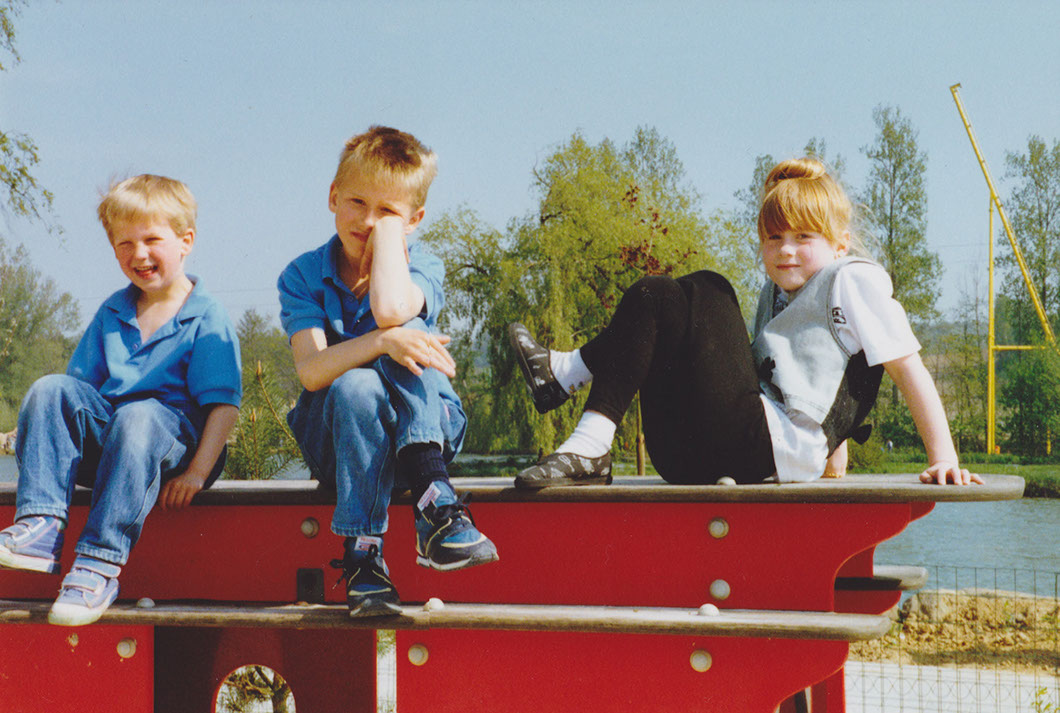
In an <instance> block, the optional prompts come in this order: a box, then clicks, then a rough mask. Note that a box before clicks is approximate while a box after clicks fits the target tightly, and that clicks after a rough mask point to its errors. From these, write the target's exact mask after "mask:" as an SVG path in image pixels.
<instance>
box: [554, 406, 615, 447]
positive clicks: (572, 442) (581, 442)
mask: <svg viewBox="0 0 1060 713" xmlns="http://www.w3.org/2000/svg"><path fill="white" fill-rule="evenodd" d="M615 427H616V426H615V422H614V421H612V420H611V419H609V418H608V417H607V416H604V415H603V414H599V413H596V412H595V411H586V412H585V413H583V414H582V417H581V420H580V421H578V425H577V426H575V427H574V433H572V434H570V437H569V438H567V440H565V441H564V442H563V443H562V444H561V445H560V447H559V448H557V449H556V452H557V453H574V454H575V455H579V456H585V457H587V458H599V457H600V456H602V455H603V454H605V453H607V452H608V451H609V450H611V441H613V440H615Z"/></svg>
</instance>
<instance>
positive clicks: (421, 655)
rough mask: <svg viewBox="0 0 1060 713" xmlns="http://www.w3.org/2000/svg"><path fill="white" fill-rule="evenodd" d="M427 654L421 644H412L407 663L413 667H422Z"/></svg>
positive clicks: (425, 648) (425, 661)
mask: <svg viewBox="0 0 1060 713" xmlns="http://www.w3.org/2000/svg"><path fill="white" fill-rule="evenodd" d="M428 656H429V653H428V651H427V647H426V646H424V645H423V644H413V645H412V646H410V647H409V661H410V662H411V663H412V665H413V666H422V665H423V664H425V663H427V658H428Z"/></svg>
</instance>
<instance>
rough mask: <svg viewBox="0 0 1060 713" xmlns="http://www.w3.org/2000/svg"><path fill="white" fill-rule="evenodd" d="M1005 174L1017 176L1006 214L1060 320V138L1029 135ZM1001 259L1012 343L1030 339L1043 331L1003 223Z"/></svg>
mask: <svg viewBox="0 0 1060 713" xmlns="http://www.w3.org/2000/svg"><path fill="white" fill-rule="evenodd" d="M1005 166H1006V172H1005V177H1006V178H1007V179H1010V180H1012V181H1014V185H1013V187H1012V190H1011V193H1010V194H1009V196H1008V198H1007V200H1006V202H1005V210H1006V214H1007V215H1008V218H1009V223H1010V224H1011V226H1012V231H1013V233H1015V236H1016V241H1017V243H1018V244H1019V246H1020V250H1021V251H1022V253H1023V258H1024V261H1025V262H1026V265H1027V270H1028V272H1029V273H1030V278H1031V280H1032V282H1033V283H1034V286H1035V288H1036V289H1037V290H1038V294H1039V297H1041V300H1042V305H1043V307H1044V308H1045V313H1046V315H1047V317H1048V318H1049V320H1050V322H1051V325H1052V326H1054V327H1055V325H1057V324H1058V323H1060V140H1054V141H1053V143H1052V146H1049V145H1048V144H1047V143H1046V142H1045V140H1043V139H1042V138H1041V137H1039V136H1031V137H1030V138H1029V139H1028V140H1027V151H1026V153H1015V152H1009V153H1008V154H1007V155H1006V157H1005ZM1001 230H1002V232H1001V233H1000V236H999V240H1000V244H1001V249H1000V250H999V253H1000V259H999V263H1000V264H1001V265H1002V267H1003V268H1004V270H1005V274H1006V278H1007V279H1005V280H1003V281H1002V293H1003V294H1004V295H1005V296H1006V297H1008V298H1009V300H1011V303H1010V304H1011V308H1012V310H1013V313H1012V314H1010V315H1009V317H1008V319H1009V324H1010V330H1011V332H1012V338H1013V339H1014V340H1015V341H1014V342H1010V343H1017V344H1026V343H1029V342H1031V341H1032V340H1035V339H1038V338H1039V335H1041V334H1042V329H1041V326H1040V324H1039V320H1038V316H1037V314H1036V313H1035V311H1034V307H1033V305H1032V302H1031V299H1030V295H1029V293H1028V291H1027V287H1026V284H1025V282H1024V279H1023V274H1022V273H1021V271H1020V269H1019V266H1018V265H1017V264H1016V260H1015V256H1014V255H1013V254H1012V250H1011V247H1010V246H1009V242H1008V238H1007V236H1006V235H1005V233H1004V232H1003V227H1002V228H1001Z"/></svg>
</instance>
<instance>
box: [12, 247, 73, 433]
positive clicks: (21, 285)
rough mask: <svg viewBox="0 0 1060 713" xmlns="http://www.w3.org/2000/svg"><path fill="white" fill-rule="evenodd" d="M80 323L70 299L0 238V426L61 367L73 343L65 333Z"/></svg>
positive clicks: (24, 255) (22, 253)
mask: <svg viewBox="0 0 1060 713" xmlns="http://www.w3.org/2000/svg"><path fill="white" fill-rule="evenodd" d="M79 321H80V317H79V314H78V309H77V304H76V303H75V302H74V299H73V297H71V296H70V295H69V294H68V293H66V292H61V291H60V290H59V288H58V286H57V285H56V284H55V281H54V280H52V279H51V278H47V277H44V276H43V275H42V274H41V273H40V271H39V270H37V269H36V268H35V267H34V266H33V264H32V263H31V262H30V260H29V254H28V252H27V251H26V249H25V248H24V247H22V246H19V247H18V248H17V249H15V250H11V249H9V248H8V247H7V245H6V243H5V242H4V241H3V239H2V238H0V430H9V429H10V428H12V427H13V426H14V416H15V414H17V412H18V405H19V402H20V401H21V400H22V396H23V395H24V394H25V393H26V390H27V389H28V388H29V386H30V384H32V383H33V382H34V381H35V380H36V379H38V378H40V377H41V376H44V375H45V374H49V373H53V372H57V371H62V370H63V369H64V368H65V366H66V362H67V361H68V360H69V358H70V354H71V353H72V352H73V347H74V342H73V341H72V340H71V339H69V338H67V336H66V334H67V333H68V332H69V331H70V330H73V329H74V328H76V327H77V324H78V322H79Z"/></svg>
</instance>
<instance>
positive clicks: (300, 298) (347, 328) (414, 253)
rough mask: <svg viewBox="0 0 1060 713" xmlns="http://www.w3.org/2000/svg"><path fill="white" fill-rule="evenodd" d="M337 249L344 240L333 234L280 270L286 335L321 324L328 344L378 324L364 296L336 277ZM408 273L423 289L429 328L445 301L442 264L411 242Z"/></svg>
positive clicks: (281, 316)
mask: <svg viewBox="0 0 1060 713" xmlns="http://www.w3.org/2000/svg"><path fill="white" fill-rule="evenodd" d="M341 252H342V243H341V242H339V237H338V235H336V236H334V237H332V238H331V240H329V241H328V242H326V243H324V244H323V245H322V246H320V247H319V248H317V249H316V250H310V251H309V252H307V253H303V254H302V255H300V256H298V257H297V258H295V259H294V260H293V261H291V264H289V265H288V266H287V267H286V268H285V269H284V271H283V272H282V273H281V274H280V279H279V280H278V281H277V283H276V286H277V287H278V288H279V290H280V323H281V324H282V325H283V329H284V331H285V332H287V336H288V337H292V336H294V335H295V334H296V333H298V332H300V331H302V330H303V329H311V328H313V327H319V328H320V329H323V330H324V333H325V335H326V336H327V343H328V346H332V345H334V344H338V343H339V342H343V341H346V340H347V339H353V338H354V337H359V336H361V335H363V334H367V333H369V332H371V331H373V330H375V329H378V326H377V325H376V323H375V317H374V316H373V315H372V307H371V304H370V303H369V302H370V301H369V299H368V295H365V296H364V297H361V298H358V297H356V296H354V294H353V292H352V291H351V290H350V288H349V287H347V286H346V283H344V282H343V281H342V278H341V277H339V269H338V260H339V257H340V254H341ZM409 275H410V276H411V277H412V281H413V282H414V283H415V284H416V285H418V286H419V288H420V289H421V290H423V297H424V305H423V311H421V312H420V315H419V316H420V317H422V318H423V321H424V322H426V324H427V326H428V327H433V326H434V325H435V322H436V321H437V319H438V313H439V312H441V310H442V306H443V305H444V303H445V297H444V293H443V291H442V283H443V281H444V279H445V266H444V265H443V264H442V261H441V260H439V259H438V258H437V257H435V256H434V255H432V254H431V253H429V252H427V251H426V250H424V249H422V248H421V247H420V245H419V243H418V242H414V243H412V244H411V245H409Z"/></svg>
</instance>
